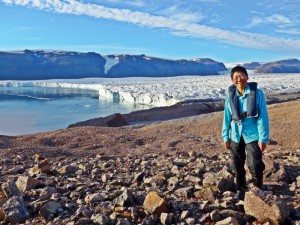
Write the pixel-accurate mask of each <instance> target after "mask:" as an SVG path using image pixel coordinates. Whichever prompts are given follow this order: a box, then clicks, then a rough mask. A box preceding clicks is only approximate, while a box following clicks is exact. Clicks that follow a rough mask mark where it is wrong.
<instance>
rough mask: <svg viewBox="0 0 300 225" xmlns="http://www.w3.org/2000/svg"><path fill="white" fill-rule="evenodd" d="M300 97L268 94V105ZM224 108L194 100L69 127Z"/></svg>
mask: <svg viewBox="0 0 300 225" xmlns="http://www.w3.org/2000/svg"><path fill="white" fill-rule="evenodd" d="M299 99H300V92H296V93H281V94H268V95H266V101H267V104H268V105H270V104H275V103H281V102H289V101H295V100H299ZM223 108H224V101H210V100H206V101H203V100H202V101H192V102H180V103H177V104H175V105H172V106H166V107H155V108H151V109H147V110H140V111H135V112H131V113H127V114H121V113H117V114H113V115H109V116H106V117H99V118H95V119H90V120H86V121H81V122H77V123H75V124H70V125H69V126H68V128H71V127H82V126H107V127H121V126H127V125H134V124H141V123H142V124H143V123H149V122H153V121H154V122H157V121H165V120H171V119H177V118H184V117H189V116H196V115H200V114H206V113H211V112H218V111H222V110H223Z"/></svg>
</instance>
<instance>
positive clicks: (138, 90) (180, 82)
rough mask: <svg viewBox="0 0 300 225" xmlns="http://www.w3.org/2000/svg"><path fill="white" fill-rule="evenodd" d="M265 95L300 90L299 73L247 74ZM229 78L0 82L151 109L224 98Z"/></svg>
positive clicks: (223, 76) (138, 78)
mask: <svg viewBox="0 0 300 225" xmlns="http://www.w3.org/2000/svg"><path fill="white" fill-rule="evenodd" d="M249 81H251V82H258V87H259V88H261V89H262V90H263V91H264V92H265V93H276V92H277V93H285V92H299V91H300V74H249ZM229 85H231V80H230V76H229V75H216V76H182V77H164V78H145V77H131V78H118V79H115V78H114V79H110V78H85V79H70V80H43V81H41V80H37V81H0V86H14V87H19V86H20V87H24V86H27V87H28V86H39V87H64V88H81V89H93V90H98V91H99V98H105V99H107V100H111V101H113V100H114V101H118V102H123V101H127V102H132V103H138V104H146V105H151V106H170V105H173V104H176V103H178V102H182V101H193V100H206V99H215V100H216V99H224V98H225V95H226V92H227V88H228V86H229Z"/></svg>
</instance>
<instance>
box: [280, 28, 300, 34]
mask: <svg viewBox="0 0 300 225" xmlns="http://www.w3.org/2000/svg"><path fill="white" fill-rule="evenodd" d="M275 31H276V32H278V33H284V34H295V35H300V29H285V30H275Z"/></svg>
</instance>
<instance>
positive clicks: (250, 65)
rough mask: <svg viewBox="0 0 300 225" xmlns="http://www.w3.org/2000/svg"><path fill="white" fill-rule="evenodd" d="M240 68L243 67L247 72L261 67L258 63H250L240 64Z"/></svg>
mask: <svg viewBox="0 0 300 225" xmlns="http://www.w3.org/2000/svg"><path fill="white" fill-rule="evenodd" d="M242 66H243V67H245V68H246V69H247V70H256V69H258V68H259V67H260V66H261V64H260V63H258V62H251V63H244V64H242Z"/></svg>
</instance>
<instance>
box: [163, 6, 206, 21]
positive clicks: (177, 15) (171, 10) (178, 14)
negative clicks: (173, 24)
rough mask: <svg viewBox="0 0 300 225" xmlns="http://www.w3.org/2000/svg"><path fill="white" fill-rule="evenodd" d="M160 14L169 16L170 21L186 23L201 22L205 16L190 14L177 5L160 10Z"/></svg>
mask: <svg viewBox="0 0 300 225" xmlns="http://www.w3.org/2000/svg"><path fill="white" fill-rule="evenodd" d="M158 13H159V14H160V15H163V16H167V17H168V18H170V19H173V20H178V21H185V22H199V21H201V20H202V19H203V18H204V16H203V14H202V13H200V12H190V10H188V9H186V10H183V9H180V8H179V7H177V6H176V5H173V6H171V7H168V8H166V9H164V10H160V11H159V12H158Z"/></svg>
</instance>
